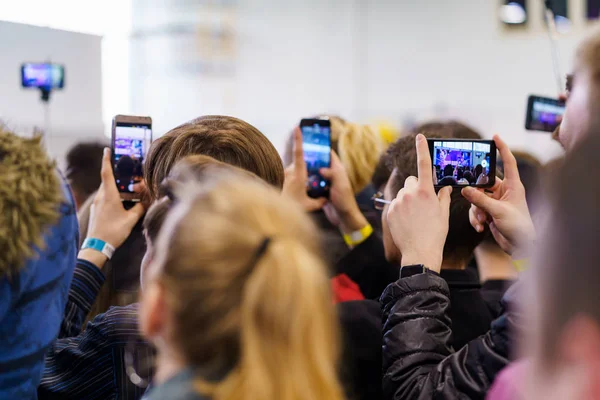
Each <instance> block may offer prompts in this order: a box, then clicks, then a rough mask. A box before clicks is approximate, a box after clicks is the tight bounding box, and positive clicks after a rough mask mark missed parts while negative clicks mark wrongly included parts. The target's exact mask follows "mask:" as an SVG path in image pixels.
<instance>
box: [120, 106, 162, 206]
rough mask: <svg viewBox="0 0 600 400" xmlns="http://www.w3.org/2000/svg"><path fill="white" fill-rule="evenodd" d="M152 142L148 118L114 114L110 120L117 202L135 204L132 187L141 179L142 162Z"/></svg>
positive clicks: (137, 199) (150, 124) (136, 199)
mask: <svg viewBox="0 0 600 400" xmlns="http://www.w3.org/2000/svg"><path fill="white" fill-rule="evenodd" d="M151 143H152V118H150V117H137V116H132V115H117V116H115V117H114V118H113V124H112V141H111V157H112V166H113V172H114V175H115V182H116V184H117V188H118V189H119V193H120V194H121V199H123V200H127V201H139V200H140V196H139V194H138V193H135V191H134V185H135V184H137V183H140V182H141V181H142V179H143V168H142V166H143V163H144V160H145V159H146V154H148V149H149V148H150V144H151Z"/></svg>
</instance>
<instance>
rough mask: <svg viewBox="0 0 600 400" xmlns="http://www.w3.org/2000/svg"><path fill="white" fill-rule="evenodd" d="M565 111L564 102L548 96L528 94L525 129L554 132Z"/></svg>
mask: <svg viewBox="0 0 600 400" xmlns="http://www.w3.org/2000/svg"><path fill="white" fill-rule="evenodd" d="M564 113H565V102H564V101H561V100H558V99H552V98H549V97H541V96H534V95H531V96H529V99H528V100H527V117H526V118H525V129H527V130H530V131H543V132H554V131H555V130H556V128H557V127H558V125H560V122H561V121H562V116H563V114H564Z"/></svg>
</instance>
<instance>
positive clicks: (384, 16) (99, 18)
mask: <svg viewBox="0 0 600 400" xmlns="http://www.w3.org/2000/svg"><path fill="white" fill-rule="evenodd" d="M599 3H600V0H563V1H556V0H555V1H554V8H555V12H556V14H557V28H558V30H559V35H558V40H557V43H558V49H559V65H560V71H561V74H562V75H563V76H564V75H565V74H566V73H568V72H570V71H571V68H572V65H571V62H572V58H573V53H574V51H575V48H576V45H577V43H578V42H579V41H580V40H581V39H582V38H583V37H584V35H585V34H586V32H587V31H588V30H589V29H590V28H591V27H592V25H593V24H594V21H595V19H597V17H598V8H599ZM46 61H50V62H55V63H60V64H63V65H64V67H65V86H64V89H63V90H61V91H56V92H54V93H52V95H51V99H50V102H49V103H47V104H46V103H44V102H42V101H41V100H40V96H39V93H38V92H37V91H35V90H27V89H23V88H22V87H21V80H20V76H19V71H20V66H21V64H22V63H23V62H46ZM563 83H564V80H563ZM557 92H558V88H557V83H556V78H555V74H554V70H553V65H552V57H551V45H550V40H549V37H548V32H547V29H546V23H545V22H544V1H543V0H526V1H525V0H519V1H503V0H485V1H482V0H285V1H284V0H280V1H274V0H271V1H268V0H220V1H218V0H213V1H210V0H104V1H102V2H98V1H88V0H51V1H48V0H28V1H17V0H3V1H0V120H3V121H4V122H5V123H6V124H8V125H9V126H10V127H11V128H13V129H15V130H17V131H19V132H22V133H23V134H29V133H30V132H31V131H32V129H34V128H36V127H37V128H39V129H42V130H44V131H45V134H46V143H47V145H48V147H49V150H50V152H51V153H52V154H53V156H55V157H56V158H57V160H59V162H60V160H62V158H63V156H64V153H65V152H66V151H67V150H68V148H69V147H70V146H71V145H72V144H74V143H76V142H78V141H82V140H92V139H98V138H100V139H104V140H106V142H107V143H108V141H109V139H108V138H109V137H110V129H111V119H112V117H113V116H114V115H115V114H134V115H149V116H151V117H152V118H153V123H154V136H155V137H157V136H160V135H162V134H164V133H165V132H166V131H168V130H169V129H171V128H173V127H175V126H177V125H179V124H181V123H182V122H185V121H187V120H189V119H192V118H194V117H197V116H200V115H203V114H228V115H233V116H236V117H239V118H242V119H244V120H246V121H248V122H250V123H252V124H254V125H255V126H256V127H258V128H259V129H260V130H261V131H262V132H263V133H265V134H266V135H267V136H268V137H269V138H270V139H271V140H272V141H273V143H274V144H275V146H276V147H277V148H278V149H280V150H282V148H283V146H284V143H285V140H286V138H287V136H288V134H289V132H290V130H291V128H292V127H293V126H294V125H296V124H297V123H298V121H299V120H300V119H301V118H302V117H305V116H312V115H315V114H319V113H332V114H338V115H341V116H343V117H345V118H347V119H350V120H355V121H357V122H364V123H373V124H380V125H382V126H385V127H389V128H391V129H397V130H405V129H407V128H410V127H411V126H413V125H414V124H416V123H418V122H422V121H424V120H427V119H431V118H441V119H449V118H457V119H460V120H462V121H464V122H466V123H468V124H471V125H472V126H474V127H475V128H476V129H478V130H480V131H481V132H482V133H483V135H484V136H485V137H491V136H492V135H493V134H494V133H500V134H501V135H503V137H505V138H506V140H507V141H508V142H509V144H510V145H511V146H512V147H513V148H515V149H526V150H529V151H531V152H532V153H534V154H535V155H537V156H538V157H539V158H540V159H541V160H542V161H546V160H549V159H551V158H553V157H555V156H556V155H558V154H560V151H561V150H560V147H559V146H558V144H556V143H554V142H553V141H552V140H551V138H550V134H549V133H534V132H528V131H525V129H524V120H525V109H526V104H527V96H528V95H529V94H538V95H543V96H549V97H557V95H558V93H557Z"/></svg>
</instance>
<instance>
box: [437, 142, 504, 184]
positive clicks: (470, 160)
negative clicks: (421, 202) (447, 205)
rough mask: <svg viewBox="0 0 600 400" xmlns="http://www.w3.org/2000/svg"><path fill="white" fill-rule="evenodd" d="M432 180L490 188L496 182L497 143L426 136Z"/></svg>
mask: <svg viewBox="0 0 600 400" xmlns="http://www.w3.org/2000/svg"><path fill="white" fill-rule="evenodd" d="M427 144H428V145H429V154H430V155H431V161H432V164H433V171H432V173H433V183H434V185H435V187H436V188H441V187H444V186H452V187H459V188H461V187H465V186H472V187H477V188H490V187H492V186H494V184H495V183H496V143H495V142H494V141H493V140H470V139H427Z"/></svg>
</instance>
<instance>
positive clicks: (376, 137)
mask: <svg viewBox="0 0 600 400" xmlns="http://www.w3.org/2000/svg"><path fill="white" fill-rule="evenodd" d="M329 119H330V121H331V147H332V148H333V149H334V150H335V151H336V153H337V154H338V155H339V156H340V160H341V161H342V164H344V167H345V168H346V172H347V173H348V178H349V179H350V184H351V185H352V189H353V190H354V193H355V194H358V193H360V192H361V191H362V190H363V189H364V188H365V187H366V186H367V185H368V184H369V183H370V182H371V177H372V176H373V172H375V167H376V166H377V163H378V162H379V158H380V157H381V153H382V152H383V150H384V144H383V140H382V139H381V135H380V134H379V132H377V131H376V130H375V129H373V128H372V127H370V126H368V125H361V124H355V123H353V122H348V121H346V120H344V119H342V118H340V117H329Z"/></svg>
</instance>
